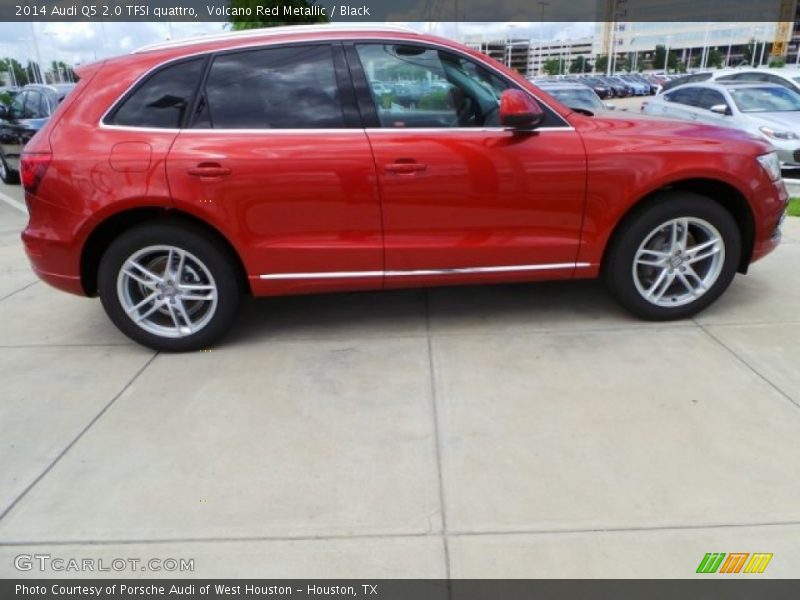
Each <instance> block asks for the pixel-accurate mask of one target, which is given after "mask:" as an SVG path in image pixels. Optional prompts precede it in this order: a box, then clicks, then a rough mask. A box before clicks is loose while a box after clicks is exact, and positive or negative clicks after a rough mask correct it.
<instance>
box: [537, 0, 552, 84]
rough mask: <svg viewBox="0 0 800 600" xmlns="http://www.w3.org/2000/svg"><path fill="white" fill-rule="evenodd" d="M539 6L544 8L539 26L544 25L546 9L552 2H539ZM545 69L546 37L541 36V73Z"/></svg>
mask: <svg viewBox="0 0 800 600" xmlns="http://www.w3.org/2000/svg"><path fill="white" fill-rule="evenodd" d="M539 6H540V7H541V9H542V10H541V13H540V16H539V26H540V27H544V9H545V8H547V7H548V6H550V3H549V2H539ZM543 70H544V38H541V39H540V41H539V75H541V74H542V71H543Z"/></svg>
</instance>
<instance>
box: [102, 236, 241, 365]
mask: <svg viewBox="0 0 800 600" xmlns="http://www.w3.org/2000/svg"><path fill="white" fill-rule="evenodd" d="M98 288H99V293H100V299H101V300H102V303H103V307H104V308H105V310H106V313H107V314H108V316H109V317H110V318H111V320H112V321H113V322H114V324H115V325H116V326H117V327H118V328H119V329H120V330H121V331H122V332H123V333H124V334H125V335H127V336H128V337H130V338H131V339H133V340H134V341H136V342H139V343H140V344H143V345H145V346H149V347H150V348H153V349H155V350H163V351H167V352H183V351H189V350H198V349H202V348H206V347H208V346H209V345H210V344H212V343H214V342H215V341H217V340H218V339H219V338H220V337H221V336H222V335H223V334H224V333H225V332H226V331H227V330H228V329H229V327H230V325H231V324H232V322H233V319H234V317H235V316H236V311H237V308H238V304H239V299H240V295H241V288H240V285H239V281H238V279H237V276H236V270H235V268H234V264H233V261H232V260H231V257H230V256H229V253H228V252H226V251H225V249H224V248H221V247H220V245H219V243H218V242H217V241H216V240H215V239H214V238H213V236H210V235H208V234H207V233H206V232H205V231H203V230H201V229H199V228H195V227H193V226H191V225H189V224H184V223H177V222H163V223H144V224H142V225H139V226H137V227H135V228H133V229H130V230H128V231H126V232H125V233H123V234H122V235H121V236H119V237H118V238H117V239H116V240H115V241H114V242H113V243H112V244H111V245H110V246H109V248H108V250H107V251H106V252H105V254H104V255H103V258H102V260H101V261H100V268H99V271H98Z"/></svg>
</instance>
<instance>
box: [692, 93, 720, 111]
mask: <svg viewBox="0 0 800 600" xmlns="http://www.w3.org/2000/svg"><path fill="white" fill-rule="evenodd" d="M719 104H724V105H725V106H727V105H728V103H727V102H726V101H725V96H723V95H722V94H721V93H720V92H718V91H717V90H702V91H701V92H700V95H699V97H698V99H697V106H699V107H700V108H705V109H706V110H711V107H712V106H717V105H719Z"/></svg>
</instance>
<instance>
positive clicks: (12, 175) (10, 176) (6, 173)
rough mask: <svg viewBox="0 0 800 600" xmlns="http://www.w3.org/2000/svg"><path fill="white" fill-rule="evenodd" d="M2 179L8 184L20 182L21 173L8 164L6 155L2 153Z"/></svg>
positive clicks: (0, 172) (0, 163)
mask: <svg viewBox="0 0 800 600" xmlns="http://www.w3.org/2000/svg"><path fill="white" fill-rule="evenodd" d="M0 179H1V180H2V181H3V183H5V184H7V185H15V184H17V183H19V173H18V172H17V171H15V170H13V169H12V168H11V167H9V166H8V163H7V162H6V157H5V156H3V154H2V153H0Z"/></svg>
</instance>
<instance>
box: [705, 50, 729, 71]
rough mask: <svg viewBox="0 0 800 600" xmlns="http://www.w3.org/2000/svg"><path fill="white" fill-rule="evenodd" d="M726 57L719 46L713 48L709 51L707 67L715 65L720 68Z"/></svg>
mask: <svg viewBox="0 0 800 600" xmlns="http://www.w3.org/2000/svg"><path fill="white" fill-rule="evenodd" d="M724 60H725V59H724V58H723V57H722V52H720V51H719V48H712V49H711V50H709V51H708V57H707V58H706V66H707V67H714V68H715V69H719V68H720V67H722V63H723V61H724Z"/></svg>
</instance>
